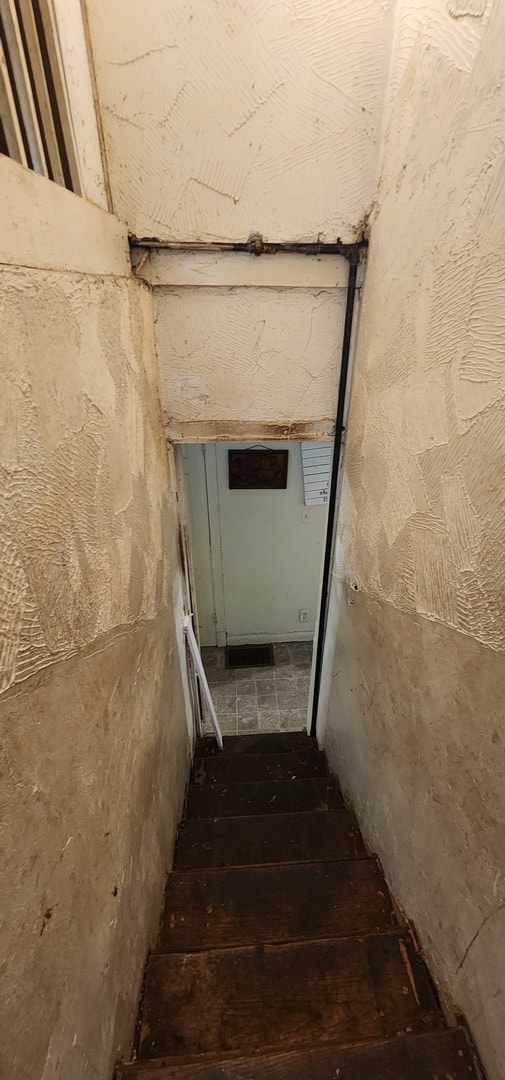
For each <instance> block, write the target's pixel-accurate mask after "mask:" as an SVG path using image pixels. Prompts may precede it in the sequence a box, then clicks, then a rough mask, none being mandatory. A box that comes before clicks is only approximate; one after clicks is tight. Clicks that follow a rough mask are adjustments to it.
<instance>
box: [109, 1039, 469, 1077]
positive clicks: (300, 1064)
mask: <svg viewBox="0 0 505 1080" xmlns="http://www.w3.org/2000/svg"><path fill="white" fill-rule="evenodd" d="M155 1070H156V1071H155ZM154 1071H155V1075H156V1080H314V1077H316V1078H317V1080H335V1078H336V1077H339V1078H340V1080H435V1078H437V1080H445V1078H448V1080H449V1078H450V1080H478V1073H477V1070H476V1067H475V1063H474V1058H473V1054H472V1052H471V1050H470V1047H469V1045H468V1041H467V1039H466V1035H465V1032H464V1031H463V1030H462V1029H461V1028H455V1029H452V1030H446V1029H441V1030H439V1031H430V1032H427V1033H426V1034H422V1035H409V1036H407V1037H406V1038H393V1039H390V1040H388V1041H387V1042H384V1041H381V1042H376V1041H375V1040H374V1041H373V1042H372V1043H368V1044H366V1045H361V1046H352V1047H346V1048H342V1047H339V1046H328V1047H325V1048H323V1049H317V1050H304V1051H302V1052H297V1051H294V1052H293V1051H292V1052H291V1053H279V1054H272V1055H270V1056H265V1055H263V1054H261V1055H258V1056H257V1057H254V1058H245V1057H240V1058H233V1059H231V1060H228V1061H226V1060H224V1061H205V1062H193V1063H188V1064H182V1063H179V1062H175V1063H172V1064H166V1063H165V1061H164V1059H163V1058H162V1059H158V1060H154V1061H136V1062H134V1063H132V1064H124V1065H120V1066H119V1067H118V1080H127V1078H128V1077H131V1078H133V1077H136V1078H137V1080H153V1073H154Z"/></svg>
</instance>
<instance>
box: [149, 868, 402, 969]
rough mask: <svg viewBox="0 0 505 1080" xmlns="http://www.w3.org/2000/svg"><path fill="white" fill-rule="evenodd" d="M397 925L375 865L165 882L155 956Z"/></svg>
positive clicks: (208, 874)
mask: <svg viewBox="0 0 505 1080" xmlns="http://www.w3.org/2000/svg"><path fill="white" fill-rule="evenodd" d="M395 924H396V919H395V915H394V911H393V907H392V904H391V900H390V897H389V894H388V890H387V886H386V883H385V881H384V878H383V876H382V873H381V870H380V868H379V865H378V863H377V861H376V860H375V859H354V860H348V861H346V862H321V863H296V864H294V865H289V864H286V865H284V866H263V867H254V868H253V869H249V868H243V869H233V870H204V871H196V870H190V871H187V872H185V873H172V874H170V875H169V877H168V882H167V889H166V894H165V910H164V916H163V920H162V927H161V932H160V937H159V942H158V949H157V951H158V952H167V951H170V952H185V951H192V950H197V949H220V948H229V947H230V946H241V945H259V944H262V943H263V944H266V943H270V944H273V943H276V942H277V943H278V942H287V941H304V940H305V941H311V940H315V939H317V938H331V937H348V936H349V935H352V934H373V933H377V932H383V931H387V930H389V929H390V928H391V927H392V926H394V925H395Z"/></svg>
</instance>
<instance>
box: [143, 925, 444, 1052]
mask: <svg viewBox="0 0 505 1080" xmlns="http://www.w3.org/2000/svg"><path fill="white" fill-rule="evenodd" d="M435 1026H442V1020H441V1016H440V1013H439V1009H438V1006H437V1003H436V1000H435V997H434V994H433V991H432V988H431V985H430V982H429V978H428V976H427V972H426V969H425V967H424V965H423V964H422V962H421V961H420V959H419V957H418V956H417V955H416V954H415V953H414V951H413V949H412V947H411V944H410V940H409V939H408V938H407V937H404V936H401V935H400V934H399V933H389V934H384V935H373V936H371V937H365V938H342V939H340V940H335V941H322V942H321V941H319V942H311V943H306V942H304V943H303V944H294V945H266V946H264V947H256V948H248V949H223V950H219V951H209V952H197V953H172V954H170V953H169V954H164V955H154V956H151V957H150V959H149V962H148V966H147V978H146V987H145V995H144V1005H143V1015H142V1025H141V1032H140V1057H141V1058H146V1057H160V1056H162V1055H167V1056H171V1057H177V1056H178V1055H185V1054H219V1053H222V1052H235V1053H243V1051H244V1047H247V1051H248V1053H252V1054H254V1053H257V1052H259V1051H267V1050H274V1049H275V1048H282V1050H283V1051H287V1050H294V1049H301V1048H303V1047H306V1046H314V1045H318V1044H322V1043H325V1042H337V1043H338V1042H340V1043H353V1042H356V1043H359V1042H363V1041H364V1040H366V1039H373V1038H375V1039H377V1038H380V1037H384V1036H394V1035H402V1034H405V1033H406V1032H407V1031H408V1032H410V1031H420V1030H426V1029H427V1028H431V1027H435Z"/></svg>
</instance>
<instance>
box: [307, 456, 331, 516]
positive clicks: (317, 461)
mask: <svg viewBox="0 0 505 1080" xmlns="http://www.w3.org/2000/svg"><path fill="white" fill-rule="evenodd" d="M301 445H302V472H303V494H304V500H305V506H320V505H321V503H327V502H328V491H329V487H330V476H331V462H332V457H333V443H332V442H321V443H316V442H302V444H301Z"/></svg>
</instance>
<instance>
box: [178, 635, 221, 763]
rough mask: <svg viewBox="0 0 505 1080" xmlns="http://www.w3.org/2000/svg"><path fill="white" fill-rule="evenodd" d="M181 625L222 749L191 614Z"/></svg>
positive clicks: (219, 731)
mask: <svg viewBox="0 0 505 1080" xmlns="http://www.w3.org/2000/svg"><path fill="white" fill-rule="evenodd" d="M183 626H184V633H185V634H186V637H187V639H188V645H189V651H190V653H191V655H192V657H193V660H194V664H195V668H196V672H197V675H198V681H199V683H200V688H201V691H202V694H203V697H204V701H205V704H206V706H207V709H208V712H209V716H210V722H211V724H212V728H213V731H214V735H215V736H216V739H217V745H218V746H219V749H220V750H222V749H223V736H222V734H221V728H220V727H219V724H218V720H217V716H216V710H215V708H214V702H213V700H212V697H211V693H210V690H209V684H208V682H207V676H206V674H205V668H204V666H203V664H202V657H201V655H200V649H199V648H198V642H197V640H196V637H195V632H194V630H193V623H192V621H191V615H185V616H184V622H183Z"/></svg>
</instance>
